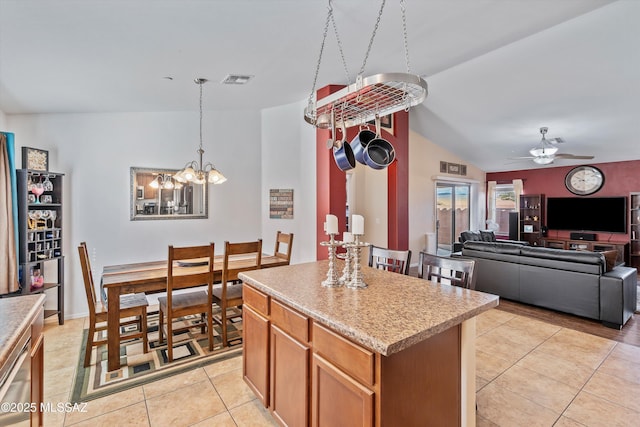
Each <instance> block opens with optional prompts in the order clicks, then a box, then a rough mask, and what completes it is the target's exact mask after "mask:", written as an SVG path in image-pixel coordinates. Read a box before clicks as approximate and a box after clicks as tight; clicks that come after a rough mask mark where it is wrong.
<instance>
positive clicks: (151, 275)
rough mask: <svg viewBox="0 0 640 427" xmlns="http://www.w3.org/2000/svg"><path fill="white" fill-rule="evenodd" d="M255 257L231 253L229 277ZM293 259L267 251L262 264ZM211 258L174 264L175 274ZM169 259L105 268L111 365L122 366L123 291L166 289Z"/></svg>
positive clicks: (218, 269)
mask: <svg viewBox="0 0 640 427" xmlns="http://www.w3.org/2000/svg"><path fill="white" fill-rule="evenodd" d="M223 258H224V256H223V255H216V256H215V258H214V262H213V270H214V283H216V282H220V281H221V280H222V268H223ZM254 262H255V257H248V256H247V255H242V256H237V257H229V265H228V275H227V277H228V279H229V280H230V281H232V280H237V279H238V274H239V273H242V272H244V271H249V270H253V269H255V267H254V266H253V264H254ZM288 263H289V262H288V261H287V260H286V259H285V258H283V257H280V256H277V255H269V254H263V255H262V259H261V263H260V268H270V267H279V266H283V265H287V264H288ZM207 268H208V267H207V262H206V261H204V260H203V259H194V260H192V261H189V262H179V263H177V264H176V265H174V274H178V275H179V274H181V273H183V274H193V273H198V272H203V271H206V269H207ZM167 270H168V265H167V261H166V260H164V261H149V262H139V263H131V264H118V265H108V266H105V267H104V268H103V270H102V281H101V286H102V288H103V291H104V292H105V293H106V299H107V301H108V304H107V313H108V314H107V357H108V360H107V369H108V370H109V371H114V370H117V369H120V331H119V329H120V295H124V294H131V293H139V292H144V293H155V292H162V291H166V287H167Z"/></svg>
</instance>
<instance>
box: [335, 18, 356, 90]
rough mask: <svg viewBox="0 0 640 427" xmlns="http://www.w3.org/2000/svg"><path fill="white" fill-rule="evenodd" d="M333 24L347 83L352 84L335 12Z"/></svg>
mask: <svg viewBox="0 0 640 427" xmlns="http://www.w3.org/2000/svg"><path fill="white" fill-rule="evenodd" d="M331 24H332V25H333V32H334V33H335V35H336V40H337V41H338V49H339V50H340V57H341V58H342V67H343V68H344V75H345V76H346V77H347V85H350V84H351V76H350V75H349V69H348V67H347V60H346V59H345V57H344V51H343V50H342V43H341V42H340V36H339V35H338V26H337V25H336V20H335V17H334V16H333V14H331Z"/></svg>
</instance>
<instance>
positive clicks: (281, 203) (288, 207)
mask: <svg viewBox="0 0 640 427" xmlns="http://www.w3.org/2000/svg"><path fill="white" fill-rule="evenodd" d="M269 218H272V219H293V189H271V190H269Z"/></svg>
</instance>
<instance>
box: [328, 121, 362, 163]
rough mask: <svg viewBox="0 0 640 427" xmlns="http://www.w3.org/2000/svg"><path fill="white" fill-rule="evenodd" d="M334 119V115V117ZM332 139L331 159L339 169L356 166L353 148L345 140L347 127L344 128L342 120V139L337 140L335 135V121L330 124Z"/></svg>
mask: <svg viewBox="0 0 640 427" xmlns="http://www.w3.org/2000/svg"><path fill="white" fill-rule="evenodd" d="M334 119H335V117H334ZM332 130H333V135H334V141H333V142H332V144H331V145H332V146H333V159H334V160H335V162H336V165H338V168H340V170H341V171H348V170H351V169H353V168H355V167H356V158H355V156H354V154H353V150H352V149H351V145H349V143H348V142H347V129H346V128H345V125H344V122H343V123H342V127H341V130H342V140H340V141H338V139H337V138H336V137H335V135H336V133H335V122H334V123H333V126H332Z"/></svg>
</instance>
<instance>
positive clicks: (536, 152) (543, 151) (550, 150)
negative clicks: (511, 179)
mask: <svg viewBox="0 0 640 427" xmlns="http://www.w3.org/2000/svg"><path fill="white" fill-rule="evenodd" d="M557 152H558V147H544V148H532V149H531V150H529V153H531V155H532V156H534V157H544V156H553V155H554V154H556V153H557Z"/></svg>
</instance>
